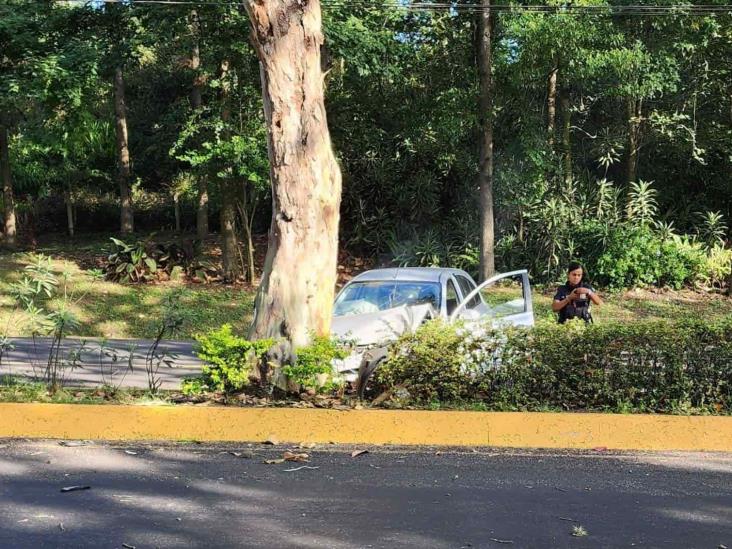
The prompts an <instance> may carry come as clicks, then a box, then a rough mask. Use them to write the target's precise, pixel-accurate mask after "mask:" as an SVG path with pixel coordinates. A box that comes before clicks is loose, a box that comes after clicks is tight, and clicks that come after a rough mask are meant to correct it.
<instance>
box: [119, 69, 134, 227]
mask: <svg viewBox="0 0 732 549" xmlns="http://www.w3.org/2000/svg"><path fill="white" fill-rule="evenodd" d="M114 112H115V118H116V129H117V181H118V183H119V196H120V231H121V232H122V233H123V234H129V233H131V232H133V231H134V230H135V225H134V217H133V212H132V191H131V189H130V149H129V144H128V141H127V106H126V105H125V80H124V76H123V74H122V67H117V69H116V70H115V71H114Z"/></svg>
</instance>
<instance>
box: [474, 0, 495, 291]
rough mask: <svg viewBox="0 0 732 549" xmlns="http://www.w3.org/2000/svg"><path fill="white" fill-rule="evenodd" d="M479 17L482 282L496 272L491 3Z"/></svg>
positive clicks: (484, 3) (485, 4)
mask: <svg viewBox="0 0 732 549" xmlns="http://www.w3.org/2000/svg"><path fill="white" fill-rule="evenodd" d="M481 7H482V8H483V9H482V10H480V11H479V13H478V32H479V41H478V71H479V73H480V102H479V108H480V116H479V120H480V126H481V127H480V166H479V172H478V189H479V193H480V227H481V231H480V273H479V274H480V279H481V281H483V280H486V279H487V278H489V277H491V276H493V274H494V273H495V270H496V260H495V253H494V247H495V233H494V220H493V78H492V74H491V72H492V61H493V60H492V52H491V45H492V44H491V31H492V28H491V24H492V21H491V12H490V0H481Z"/></svg>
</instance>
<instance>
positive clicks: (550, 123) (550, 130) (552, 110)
mask: <svg viewBox="0 0 732 549" xmlns="http://www.w3.org/2000/svg"><path fill="white" fill-rule="evenodd" d="M558 72H559V68H558V67H557V65H556V63H555V64H554V66H553V67H552V70H551V71H550V72H549V78H548V79H547V86H546V87H547V94H546V115H547V116H546V117H547V123H546V133H547V136H548V138H547V142H548V144H549V148H550V149H553V148H554V132H555V131H556V130H555V128H556V124H557V73H558Z"/></svg>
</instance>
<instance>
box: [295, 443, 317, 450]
mask: <svg viewBox="0 0 732 549" xmlns="http://www.w3.org/2000/svg"><path fill="white" fill-rule="evenodd" d="M316 446H317V444H315V443H314V442H301V443H300V444H298V445H297V448H299V449H302V450H312V449H313V448H315V447H316Z"/></svg>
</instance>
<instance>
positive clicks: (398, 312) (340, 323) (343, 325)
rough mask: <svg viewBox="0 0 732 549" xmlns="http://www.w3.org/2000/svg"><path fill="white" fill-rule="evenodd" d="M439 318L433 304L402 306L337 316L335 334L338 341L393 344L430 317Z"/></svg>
mask: <svg viewBox="0 0 732 549" xmlns="http://www.w3.org/2000/svg"><path fill="white" fill-rule="evenodd" d="M435 316H436V314H435V310H434V308H433V307H432V306H431V305H429V304H424V305H412V306H406V305H402V306H400V307H394V308H393V309H387V310H385V311H377V312H375V313H365V314H359V315H346V316H334V317H333V320H332V322H331V333H332V334H333V336H334V337H336V338H337V339H342V340H349V341H353V342H355V344H356V345H375V344H379V343H383V342H388V341H393V340H395V339H397V338H398V337H399V336H401V335H402V334H404V333H405V332H410V331H413V330H416V329H417V327H419V325H420V324H422V322H424V320H425V319H426V318H434V317H435Z"/></svg>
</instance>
